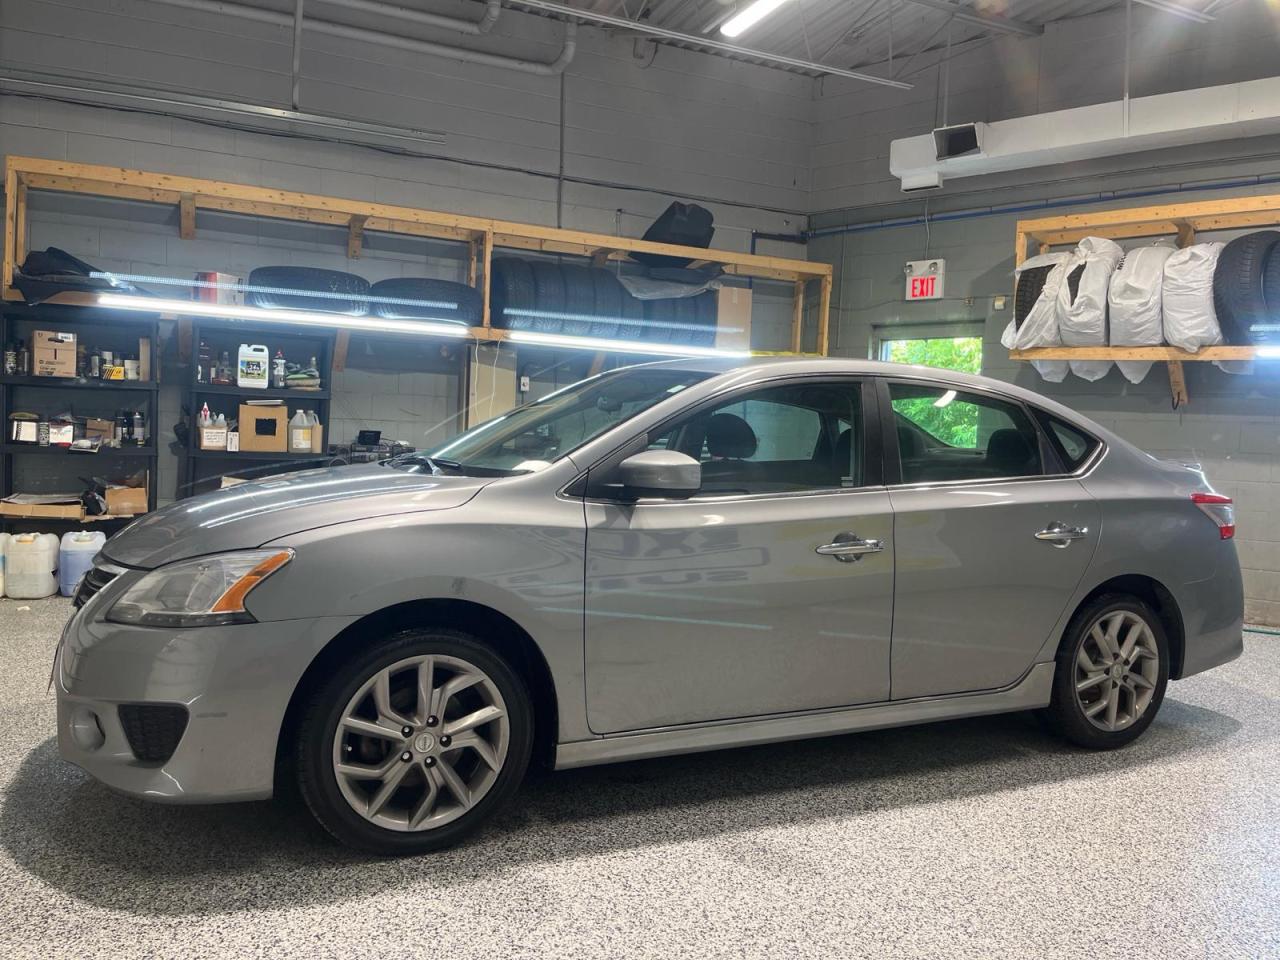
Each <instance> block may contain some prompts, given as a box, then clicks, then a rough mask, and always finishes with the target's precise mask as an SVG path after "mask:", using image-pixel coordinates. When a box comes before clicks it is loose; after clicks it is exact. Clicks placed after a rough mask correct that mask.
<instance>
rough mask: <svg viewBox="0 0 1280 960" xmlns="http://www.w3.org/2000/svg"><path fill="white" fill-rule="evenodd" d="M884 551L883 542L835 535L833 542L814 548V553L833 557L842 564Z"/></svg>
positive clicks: (843, 534)
mask: <svg viewBox="0 0 1280 960" xmlns="http://www.w3.org/2000/svg"><path fill="white" fill-rule="evenodd" d="M883 549H884V541H883V540H863V539H862V538H861V537H859V536H858V535H857V534H853V533H837V534H836V536H835V540H834V541H832V542H831V543H824V544H823V545H822V546H820V547H816V548H814V552H815V553H817V554H820V555H821V556H824V557H835V558H836V559H837V560H839V561H840V562H842V563H852V562H853V561H854V560H861V559H862V558H863V557H865V556H866V555H867V554H869V553H879V552H880V551H882V550H883Z"/></svg>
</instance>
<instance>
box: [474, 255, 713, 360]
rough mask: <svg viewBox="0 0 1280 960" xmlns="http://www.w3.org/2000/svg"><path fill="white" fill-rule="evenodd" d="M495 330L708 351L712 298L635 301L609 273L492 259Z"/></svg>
mask: <svg viewBox="0 0 1280 960" xmlns="http://www.w3.org/2000/svg"><path fill="white" fill-rule="evenodd" d="M492 274H493V279H492V289H491V296H492V302H491V306H492V317H493V324H494V326H496V327H505V328H506V329H508V330H532V331H535V332H537V333H555V334H562V335H564V336H572V337H595V338H601V339H609V340H638V341H646V342H650V343H676V344H697V345H711V344H714V343H715V337H716V296H715V294H714V293H713V292H710V291H708V292H706V293H701V294H698V295H697V296H693V297H679V298H675V299H670V300H639V299H637V298H636V297H634V296H632V295H631V294H630V293H629V292H628V291H627V290H626V288H625V287H623V285H622V284H621V283H620V282H619V280H618V278H617V277H616V276H615V275H614V274H613V272H612V271H611V270H608V269H605V268H603V267H588V266H585V265H582V264H560V263H555V262H553V261H550V260H522V259H520V258H518V257H496V258H494V260H493V268H492Z"/></svg>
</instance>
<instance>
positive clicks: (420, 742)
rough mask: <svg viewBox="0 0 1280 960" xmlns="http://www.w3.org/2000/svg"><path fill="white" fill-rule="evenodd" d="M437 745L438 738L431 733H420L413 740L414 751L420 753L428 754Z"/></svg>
mask: <svg viewBox="0 0 1280 960" xmlns="http://www.w3.org/2000/svg"><path fill="white" fill-rule="evenodd" d="M435 745H436V738H435V736H434V735H433V734H430V733H420V734H418V735H417V736H416V737H414V739H413V749H415V750H417V751H418V752H419V753H427V752H429V751H430V750H431V748H432V747H434V746H435Z"/></svg>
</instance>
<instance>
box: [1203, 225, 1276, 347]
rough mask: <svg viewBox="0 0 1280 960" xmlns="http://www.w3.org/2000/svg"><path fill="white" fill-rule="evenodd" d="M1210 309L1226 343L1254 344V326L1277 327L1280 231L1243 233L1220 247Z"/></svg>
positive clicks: (1264, 335)
mask: <svg viewBox="0 0 1280 960" xmlns="http://www.w3.org/2000/svg"><path fill="white" fill-rule="evenodd" d="M1213 307H1214V310H1215V312H1216V313H1217V314H1218V324H1219V325H1220V326H1221V327H1222V337H1223V339H1224V340H1225V341H1226V342H1227V343H1229V344H1235V345H1240V346H1247V345H1248V344H1251V343H1253V342H1254V340H1255V336H1254V333H1253V331H1252V329H1251V328H1252V327H1253V325H1254V324H1280V232H1277V231H1275V230H1262V231H1259V232H1257V233H1249V234H1245V235H1244V236H1243V237H1236V238H1235V239H1234V240H1232V241H1231V242H1230V243H1228V244H1227V245H1226V246H1225V247H1223V249H1222V253H1221V255H1220V256H1219V257H1218V265H1217V267H1216V268H1215V269H1214V272H1213ZM1258 339H1265V340H1274V339H1276V334H1275V333H1274V332H1271V333H1266V332H1264V333H1262V335H1261V337H1259V338H1258Z"/></svg>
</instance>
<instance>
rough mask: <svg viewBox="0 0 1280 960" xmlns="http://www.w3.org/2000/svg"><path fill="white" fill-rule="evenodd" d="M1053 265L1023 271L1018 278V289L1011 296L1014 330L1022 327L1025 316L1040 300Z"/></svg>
mask: <svg viewBox="0 0 1280 960" xmlns="http://www.w3.org/2000/svg"><path fill="white" fill-rule="evenodd" d="M1054 266H1055V264H1050V265H1049V266H1047V267H1032V268H1031V269H1030V270H1023V271H1022V273H1021V274H1019V276H1018V287H1017V289H1016V290H1015V291H1014V294H1013V325H1014V329H1015V330H1016V329H1020V328H1021V327H1022V321H1023V320H1025V319H1027V314H1029V313H1030V312H1031V308H1032V307H1034V306H1035V305H1036V301H1037V300H1039V299H1040V294H1041V293H1042V292H1044V284H1045V281H1046V280H1048V279H1049V272H1050V271H1051V270H1053V268H1054Z"/></svg>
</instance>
